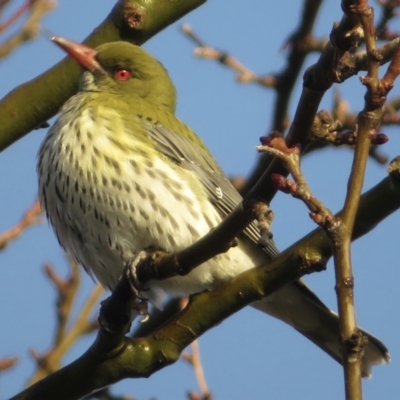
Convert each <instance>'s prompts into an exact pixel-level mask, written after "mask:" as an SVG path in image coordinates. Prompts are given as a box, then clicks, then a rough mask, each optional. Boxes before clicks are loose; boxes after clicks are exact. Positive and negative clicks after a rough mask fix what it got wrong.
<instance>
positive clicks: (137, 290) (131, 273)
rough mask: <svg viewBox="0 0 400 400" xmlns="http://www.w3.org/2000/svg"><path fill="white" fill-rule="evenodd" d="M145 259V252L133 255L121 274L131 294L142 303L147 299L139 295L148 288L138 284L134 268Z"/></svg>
mask: <svg viewBox="0 0 400 400" xmlns="http://www.w3.org/2000/svg"><path fill="white" fill-rule="evenodd" d="M147 257H148V252H147V251H146V250H142V251H139V253H137V254H135V255H134V256H133V257H131V258H130V259H129V260H128V261H127V262H126V264H125V269H124V272H123V275H124V276H125V277H126V279H127V280H128V282H129V285H130V287H131V289H132V293H133V294H134V295H135V296H136V297H137V298H138V299H140V300H143V301H147V298H144V297H142V296H143V295H141V293H142V292H145V291H147V290H149V286H148V285H147V284H143V283H142V282H140V280H139V279H138V276H137V273H136V268H137V266H138V265H139V264H140V263H141V262H142V261H143V260H146V258H147Z"/></svg>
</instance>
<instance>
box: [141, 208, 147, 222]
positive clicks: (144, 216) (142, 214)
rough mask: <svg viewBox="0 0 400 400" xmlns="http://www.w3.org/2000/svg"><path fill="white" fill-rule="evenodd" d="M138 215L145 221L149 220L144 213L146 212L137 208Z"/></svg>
mask: <svg viewBox="0 0 400 400" xmlns="http://www.w3.org/2000/svg"><path fill="white" fill-rule="evenodd" d="M139 213H140V215H141V216H142V217H143V218H144V219H145V220H146V221H148V220H149V215H148V214H147V213H146V211H144V210H143V209H141V208H139Z"/></svg>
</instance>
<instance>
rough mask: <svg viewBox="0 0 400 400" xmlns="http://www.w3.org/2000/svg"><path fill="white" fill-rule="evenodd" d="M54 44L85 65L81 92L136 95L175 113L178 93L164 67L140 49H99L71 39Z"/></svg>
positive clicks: (113, 45)
mask: <svg viewBox="0 0 400 400" xmlns="http://www.w3.org/2000/svg"><path fill="white" fill-rule="evenodd" d="M52 41H53V42H55V43H56V44H57V45H58V46H60V47H61V48H62V49H63V50H64V51H66V52H67V53H68V54H69V55H70V56H71V57H72V58H74V59H75V60H76V61H77V62H78V63H79V64H81V65H82V66H83V67H84V68H85V69H86V72H85V73H84V74H83V76H82V80H81V90H83V91H98V92H106V93H114V94H120V95H123V96H127V97H128V98H129V97H130V96H132V97H133V96H136V97H140V98H142V99H144V100H147V101H149V102H152V103H154V104H156V105H159V106H162V107H166V108H167V109H168V110H170V111H172V112H174V111H175V105H176V91H175V87H174V84H173V83H172V81H171V78H170V77H169V75H168V72H167V70H166V69H165V68H164V66H163V65H162V64H161V63H160V62H159V61H157V60H156V59H155V58H154V57H153V56H152V55H150V54H149V53H148V52H147V51H145V50H144V49H142V48H141V47H139V46H136V45H133V44H130V43H127V42H111V43H106V44H103V45H101V46H99V47H97V48H96V49H92V48H90V47H88V46H86V45H83V44H80V43H76V42H73V41H71V40H68V39H65V38H61V37H53V38H52Z"/></svg>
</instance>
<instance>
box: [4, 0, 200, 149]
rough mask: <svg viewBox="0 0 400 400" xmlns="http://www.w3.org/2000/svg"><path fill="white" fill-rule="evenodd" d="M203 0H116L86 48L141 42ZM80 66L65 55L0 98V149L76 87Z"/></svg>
mask: <svg viewBox="0 0 400 400" xmlns="http://www.w3.org/2000/svg"><path fill="white" fill-rule="evenodd" d="M205 1H206V0H177V1H163V0H154V1H150V2H148V1H143V0H119V1H118V2H117V3H116V5H115V6H114V8H113V9H112V11H111V13H110V14H109V15H108V16H107V18H106V19H105V20H104V21H103V22H102V23H101V24H100V25H99V26H98V27H97V28H96V29H94V31H93V33H92V34H91V35H89V36H88V37H87V38H86V39H85V41H84V42H85V43H86V44H87V45H89V46H90V47H96V46H99V45H100V44H102V43H106V42H112V41H116V40H127V41H130V42H133V43H136V44H139V45H140V44H143V43H144V42H145V41H146V40H148V39H150V38H151V37H153V36H154V35H155V34H157V33H158V32H159V31H161V30H162V29H164V28H166V27H167V26H168V25H170V24H172V23H173V22H175V21H176V20H178V19H179V18H181V17H182V16H183V15H185V14H187V13H188V12H190V11H192V10H193V9H195V8H196V7H199V6H200V5H201V4H203V3H204V2H205ZM80 74H81V70H80V67H79V66H78V64H76V63H75V62H74V61H73V60H71V59H69V58H66V59H64V60H63V61H61V62H60V63H58V64H57V65H55V66H54V67H52V68H50V69H49V70H47V71H46V72H44V73H43V74H42V75H40V76H38V77H37V78H35V79H33V80H31V81H29V82H26V83H24V84H22V85H21V86H19V87H17V88H16V89H14V90H13V91H11V92H10V93H9V94H7V95H6V96H5V97H4V98H3V99H2V100H1V101H0V121H1V124H0V151H2V150H4V149H5V148H7V147H8V146H10V145H11V144H12V143H14V142H15V141H17V140H18V139H20V138H21V137H23V136H24V135H26V134H27V133H29V132H30V131H31V130H32V129H35V128H36V127H38V126H40V125H42V124H43V123H44V122H46V121H47V120H48V119H49V118H51V117H52V116H54V115H55V114H56V113H57V111H58V109H59V108H60V107H61V105H62V104H63V103H64V102H65V101H66V100H67V99H68V98H69V97H71V96H72V95H73V94H74V93H75V92H76V90H77V88H78V80H79V76H80Z"/></svg>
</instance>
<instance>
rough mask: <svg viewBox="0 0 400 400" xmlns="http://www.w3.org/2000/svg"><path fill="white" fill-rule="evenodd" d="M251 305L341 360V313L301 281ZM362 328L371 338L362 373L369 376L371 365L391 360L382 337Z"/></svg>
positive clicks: (365, 349)
mask: <svg viewBox="0 0 400 400" xmlns="http://www.w3.org/2000/svg"><path fill="white" fill-rule="evenodd" d="M252 307H254V308H256V309H258V310H260V311H263V312H265V313H267V314H269V315H272V316H273V317H276V318H278V319H280V320H282V321H283V322H286V323H287V324H289V325H291V326H292V327H293V328H295V329H296V330H297V331H299V332H300V333H302V334H303V335H304V336H305V337H307V338H308V339H310V340H311V341H312V342H314V343H315V344H316V345H317V346H319V347H320V348H321V349H322V350H324V351H325V352H326V353H328V354H329V355H330V356H331V357H333V358H334V359H335V360H336V361H338V362H339V363H342V359H343V357H342V350H341V344H340V341H339V337H340V333H339V319H338V316H337V314H336V313H335V312H333V311H331V310H329V309H328V308H327V307H326V306H325V305H324V304H323V303H322V301H321V300H319V298H318V297H317V296H316V295H315V294H314V293H313V292H312V291H311V290H310V289H309V288H308V287H307V286H306V285H305V284H304V283H303V282H302V281H298V282H296V283H294V284H291V285H288V286H286V287H284V288H282V289H280V290H278V291H277V292H275V293H273V294H272V295H271V296H268V297H267V298H265V299H263V300H261V301H258V302H255V303H253V304H252ZM361 331H362V333H363V335H365V336H367V338H368V343H367V345H366V346H365V348H364V355H363V359H362V375H363V377H366V378H369V377H371V370H372V367H373V366H374V365H378V364H386V363H387V362H389V361H390V355H389V351H388V349H387V348H386V346H385V345H384V344H383V343H382V342H381V341H380V340H379V339H377V338H376V337H374V336H372V335H371V334H369V333H368V332H366V331H364V330H361Z"/></svg>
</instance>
